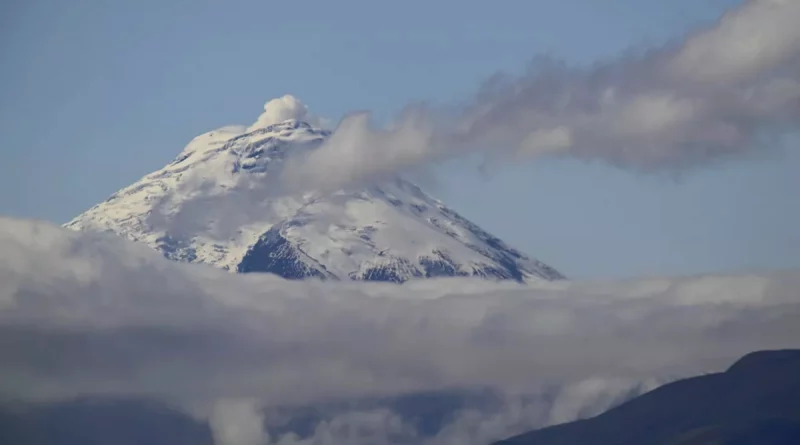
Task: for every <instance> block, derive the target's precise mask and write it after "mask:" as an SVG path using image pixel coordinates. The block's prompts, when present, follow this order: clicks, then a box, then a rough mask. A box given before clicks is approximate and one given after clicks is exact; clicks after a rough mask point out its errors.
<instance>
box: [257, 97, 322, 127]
mask: <svg viewBox="0 0 800 445" xmlns="http://www.w3.org/2000/svg"><path fill="white" fill-rule="evenodd" d="M290 119H295V120H299V121H305V122H308V123H309V124H312V125H322V121H321V120H320V119H319V118H317V117H316V116H313V115H311V114H309V112H308V107H307V106H306V105H305V104H304V103H303V102H301V101H300V99H298V98H296V97H294V96H292V95H291V94H286V95H284V96H282V97H278V98H276V99H272V100H269V101H267V103H265V104H264V112H263V113H261V115H260V116H258V119H256V121H255V122H254V123H253V125H251V126H250V127H249V128H248V129H247V131H253V130H256V129H259V128H265V127H268V126H270V125H273V124H278V123H281V122H284V121H287V120H290Z"/></svg>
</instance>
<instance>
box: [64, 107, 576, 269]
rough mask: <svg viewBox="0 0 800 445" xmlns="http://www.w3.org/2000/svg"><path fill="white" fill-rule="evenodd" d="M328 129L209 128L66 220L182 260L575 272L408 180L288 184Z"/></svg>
mask: <svg viewBox="0 0 800 445" xmlns="http://www.w3.org/2000/svg"><path fill="white" fill-rule="evenodd" d="M328 135H329V132H328V131H327V130H322V129H319V128H315V127H313V126H311V125H310V124H308V123H306V122H303V121H299V120H296V119H289V120H286V121H283V122H280V123H277V124H273V125H269V126H266V127H263V128H253V127H250V128H247V129H245V128H244V127H224V128H221V129H218V130H214V131H211V132H208V133H205V134H203V135H200V136H198V137H196V138H194V139H193V140H192V141H191V142H190V143H189V144H188V145H187V146H186V148H185V149H184V150H183V151H182V152H181V153H180V155H179V156H178V157H177V158H176V159H175V160H174V161H173V162H172V163H170V164H169V165H167V166H166V167H164V168H163V169H161V170H158V171H155V172H153V173H150V174H148V175H146V176H145V177H144V178H142V179H141V180H139V181H138V182H136V183H135V184H133V185H131V186H129V187H126V188H124V189H122V190H120V191H119V192H117V193H115V194H113V195H112V196H111V197H110V198H109V199H108V200H106V201H105V202H103V203H100V204H98V205H96V206H94V207H92V208H91V209H89V210H87V211H86V212H85V213H83V214H81V215H79V216H78V217H76V218H75V219H73V220H72V221H70V222H69V223H67V224H66V225H65V227H68V228H71V229H75V230H89V231H110V232H114V233H116V234H119V235H121V236H123V237H125V238H128V239H130V240H133V241H138V242H142V243H145V244H147V245H149V246H151V247H152V248H154V249H157V250H159V251H160V252H162V253H163V254H164V255H165V256H166V257H168V258H171V259H174V260H180V261H187V262H194V263H202V264H207V265H211V266H214V267H219V268H223V269H226V270H229V271H231V272H272V273H276V274H278V275H281V276H283V277H286V278H305V277H317V278H322V279H348V278H349V279H354V280H371V281H392V282H403V281H406V280H409V279H412V278H422V277H435V276H481V277H486V278H491V279H511V280H517V281H530V280H538V279H545V280H552V279H559V278H563V277H562V275H561V274H560V273H558V272H557V271H556V270H554V269H553V268H551V267H549V266H547V265H545V264H543V263H541V262H539V261H536V260H534V259H531V258H528V257H526V256H525V255H523V254H522V253H520V252H518V251H516V250H514V249H512V248H510V247H508V246H507V245H505V244H504V243H503V242H502V241H500V240H499V239H497V238H495V237H493V236H491V235H489V234H488V233H486V232H485V231H483V230H481V229H480V228H479V227H477V226H476V225H475V224H473V223H471V222H469V221H467V220H466V219H464V218H463V217H461V216H459V215H458V214H457V213H456V212H454V211H453V210H451V209H449V208H447V207H446V206H445V205H443V204H442V203H441V202H440V201H438V200H436V199H434V198H432V197H430V196H428V195H427V194H425V193H424V192H423V191H422V190H420V189H419V188H418V187H417V186H415V185H414V184H412V183H410V182H408V181H406V180H404V179H401V178H397V179H395V180H394V181H391V182H389V183H386V184H382V185H380V186H372V187H368V188H366V189H364V190H360V191H345V190H342V191H336V192H332V193H324V194H323V193H306V194H304V195H302V196H297V195H287V194H285V193H282V192H281V184H280V181H279V178H278V176H279V172H280V169H281V167H282V166H283V165H284V161H285V160H286V159H287V158H288V157H290V156H298V155H302V154H303V153H304V152H307V150H313V149H314V148H315V147H316V146H318V145H319V144H320V143H321V142H322V141H323V140H324V139H325V138H326V137H327V136H328Z"/></svg>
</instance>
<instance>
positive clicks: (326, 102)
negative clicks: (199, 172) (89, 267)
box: [0, 0, 800, 278]
mask: <svg viewBox="0 0 800 445" xmlns="http://www.w3.org/2000/svg"><path fill="white" fill-rule="evenodd" d="M738 3H739V2H738V1H734V0H702V1H700V0H671V1H669V2H664V1H662V0H604V1H596V0H536V1H533V0H528V1H516V0H514V1H510V0H509V1H504V2H484V1H473V0H467V1H464V0H462V1H453V0H448V1H444V0H442V1H436V2H422V1H406V2H393V3H389V2H375V1H366V0H347V1H338V2H323V1H307V2H272V1H260V2H255V1H253V2H242V1H228V2H212V1H179V0H170V1H149V0H148V1H139V2H122V1H100V0H96V1H74V2H63V1H46V0H31V1H22V0H12V1H11V2H3V4H2V5H0V29H1V30H0V33H2V38H0V61H1V63H2V66H3V67H4V68H3V70H2V71H0V76H2V77H0V214H4V215H14V216H21V217H34V218H43V219H47V220H52V221H55V222H64V221H66V220H68V219H70V218H71V217H72V216H74V215H76V214H78V213H80V212H81V211H83V210H85V209H86V208H88V207H90V206H91V205H93V204H95V203H96V202H98V201H101V200H103V199H105V198H106V197H107V196H108V195H110V194H111V193H113V192H114V191H116V190H117V189H119V188H121V187H123V186H125V185H127V184H129V183H131V182H133V181H135V180H137V179H138V178H140V177H141V176H142V175H144V174H145V173H147V172H149V171H152V170H154V169H157V168H160V167H161V166H162V165H164V164H165V163H166V162H168V161H169V160H171V159H172V158H174V156H175V155H176V154H177V153H178V152H179V151H180V150H181V148H182V147H183V146H184V145H185V144H186V143H187V142H188V141H189V140H190V139H191V138H192V137H193V136H195V135H197V134H199V133H202V132H205V131H208V130H211V129H214V128H217V127H220V126H223V125H226V124H234V123H238V124H248V123H250V122H252V121H253V120H254V119H255V117H256V116H257V115H258V113H260V111H261V107H262V105H263V103H264V102H265V101H266V100H267V99H270V98H272V97H277V96H281V95H283V94H286V93H291V94H293V95H295V96H297V97H299V98H300V99H302V100H303V101H304V102H305V103H307V104H308V105H309V107H310V108H311V110H312V111H313V112H314V113H315V114H318V115H322V116H325V117H328V118H331V119H333V120H334V121H335V120H336V119H338V118H339V117H341V116H342V115H343V114H344V113H347V112H349V111H352V110H363V109H368V110H374V111H375V112H376V114H377V116H378V117H379V118H382V119H388V118H389V117H391V116H392V115H393V113H395V112H396V111H397V110H399V109H400V108H402V107H403V106H404V105H405V104H407V103H408V102H410V101H416V100H426V101H432V102H434V103H440V104H447V103H457V102H458V101H460V100H464V99H465V97H467V95H468V94H469V93H470V92H472V91H474V90H475V89H476V88H477V87H478V86H479V84H480V82H481V81H482V80H484V79H486V78H487V77H488V76H490V75H492V74H493V73H495V72H497V71H509V72H519V71H521V70H523V69H524V68H525V66H526V63H527V61H529V60H530V59H531V58H532V57H534V56H536V55H538V54H551V55H554V56H557V57H560V58H563V59H565V60H567V61H569V62H572V63H578V64H587V63H591V62H593V61H597V60H602V59H605V58H609V57H613V56H615V55H618V54H620V53H621V52H622V51H624V50H626V49H628V48H631V47H642V46H648V45H654V44H657V43H659V42H663V41H665V40H668V39H672V38H677V37H679V36H680V35H681V34H683V33H684V32H686V31H687V30H688V29H691V28H692V27H693V26H697V25H699V24H704V23H709V22H711V21H713V20H715V19H716V18H717V17H719V15H720V14H721V13H722V12H723V11H724V10H726V9H727V8H730V7H732V6H735V5H736V4H738ZM797 144H798V141H797V139H796V138H791V137H787V138H786V140H785V143H784V144H783V145H781V146H778V147H775V148H774V149H773V150H771V151H769V152H761V153H760V154H759V155H757V156H751V157H749V158H739V159H730V160H727V161H725V162H723V163H719V164H717V165H714V166H712V167H709V168H703V169H700V168H698V169H696V170H693V171H690V172H688V173H686V174H685V175H683V176H682V177H680V178H677V179H674V178H667V177H660V176H645V175H641V174H636V173H630V172H626V171H621V170H619V169H616V168H612V167H608V166H604V165H601V164H586V163H582V162H578V161H566V160H565V161H543V162H537V163H532V164H529V165H524V166H514V167H513V168H501V167H494V168H491V169H490V170H489V171H488V172H485V173H479V172H478V171H477V170H476V169H475V168H473V166H470V165H469V164H471V162H470V161H460V162H455V163H451V164H449V165H446V166H443V167H441V168H439V169H438V170H437V171H438V172H439V173H440V174H439V175H437V177H436V180H437V183H436V184H435V185H433V186H432V187H433V188H432V189H431V190H432V192H433V193H434V194H436V195H438V196H439V197H441V198H442V199H443V200H444V201H445V202H447V203H448V204H450V205H451V206H453V207H454V208H456V209H457V210H459V211H460V212H461V213H463V214H464V215H465V216H467V217H469V218H470V219H472V220H474V221H475V222H477V223H479V224H480V225H482V226H483V227H484V228H486V229H487V230H489V231H490V232H493V233H495V234H496V235H498V236H500V237H501V238H504V239H505V240H507V241H508V242H509V243H511V244H513V245H515V246H517V247H519V248H520V249H522V250H524V251H526V252H529V253H531V254H532V255H534V256H536V257H537V258H540V259H542V260H544V261H546V262H548V263H550V264H552V265H554V266H556V267H557V268H558V269H560V270H562V271H563V272H564V273H566V274H567V275H569V276H571V277H577V278H618V277H630V276H637V275H663V274H693V273H704V272H716V271H738V270H752V269H757V270H762V269H774V268H789V267H800V235H799V234H798V231H797V227H800V206H798V204H797V198H796V195H797V191H798V190H800V179H798V175H797V173H796V172H797V171H798V170H799V169H798V167H800V154H798V150H796V148H797Z"/></svg>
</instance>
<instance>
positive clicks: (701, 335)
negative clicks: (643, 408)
mask: <svg viewBox="0 0 800 445" xmlns="http://www.w3.org/2000/svg"><path fill="white" fill-rule="evenodd" d="M0 252H2V254H0V398H6V399H8V398H10V399H21V400H32V401H36V400H40V401H42V400H44V401H48V400H53V399H60V398H71V397H76V396H105V397H145V398H155V399H158V400H163V401H166V402H170V403H173V404H178V405H181V406H187V407H200V408H197V409H199V410H200V413H201V414H202V415H203V416H209V417H211V418H212V422H211V424H212V426H214V429H215V431H216V432H217V434H218V437H219V440H220V442H221V443H226V444H228V443H233V442H238V443H241V444H245V445H246V444H249V443H254V442H258V441H261V442H265V441H266V440H267V439H266V438H265V435H264V434H265V433H264V432H263V431H260V430H259V429H258V428H255V426H254V425H255V422H254V421H251V422H249V423H248V422H244V421H243V424H235V425H234V427H228V426H226V425H229V421H228V420H226V419H230V418H231V416H232V415H230V413H231V412H234V413H240V412H251V411H252V410H256V409H261V408H263V407H269V406H286V405H291V406H302V405H318V404H320V403H328V402H331V401H335V400H350V399H363V398H380V397H395V396H399V395H403V394H409V393H414V392H425V391H438V390H470V389H476V388H488V389H490V390H492V391H495V392H498V393H501V394H509V399H508V400H507V402H506V403H505V404H504V405H502V407H500V408H492V409H477V408H476V409H475V410H472V411H469V410H465V411H463V412H461V414H460V417H458V418H457V419H454V420H453V422H451V423H450V424H449V426H446V427H445V428H444V429H443V430H442V432H441V433H440V435H439V436H437V437H439V439H437V440H441V442H435V443H453V442H447V440H450V439H447V440H445V439H446V438H447V437H450V438H452V437H463V436H464V435H469V434H473V433H468V432H465V431H470V428H483V430H481V431H485V433H480V434H483V435H484V436H480V435H477V436H475V437H478V436H480V437H489V436H497V435H502V434H505V433H508V432H509V431H512V430H514V429H515V428H522V427H523V426H525V427H528V426H530V425H531V424H536V423H537V422H539V423H549V422H557V421H563V420H567V419H570V418H571V417H574V416H579V415H581V413H582V412H584V411H582V410H584V408H586V407H591V406H607V405H603V403H607V402H608V400H610V398H613V397H617V396H618V395H619V394H620V393H624V392H625V391H627V390H628V389H630V387H631V386H633V385H635V384H637V383H638V382H640V381H643V380H644V379H649V378H656V379H668V378H673V377H677V376H684V375H691V374H695V373H699V372H705V371H714V370H721V369H723V368H724V367H726V366H727V365H729V364H730V363H731V362H732V361H733V360H734V359H736V358H738V357H739V356H741V355H743V354H745V353H747V352H749V351H752V350H756V349H765V348H782V347H793V346H794V347H796V343H797V339H798V338H800V323H798V320H799V319H800V296H798V293H797V289H798V288H800V274H799V273H797V272H792V271H787V272H782V273H772V274H758V275H756V274H753V275H737V276H697V277H682V278H652V279H641V280H632V281H626V282H597V283H582V282H558V283H543V284H537V285H519V284H512V283H493V282H486V281H473V280H457V279H445V280H431V281H427V280H426V281H420V282H412V283H409V284H407V285H403V286H397V285H383V284H366V283H324V284H323V283H318V282H289V281H284V280H282V279H279V278H277V277H274V276H269V275H246V276H237V275H231V274H228V273H225V272H223V271H219V270H216V269H212V268H208V267H203V266H198V265H187V264H181V263H174V262H170V261H168V260H166V259H164V258H162V257H161V256H159V255H158V253H156V252H153V251H150V250H149V249H148V248H146V247H143V246H139V245H135V244H132V243H128V242H125V241H123V240H120V239H116V238H113V237H108V236H103V235H99V234H89V233H78V232H73V231H68V230H65V229H61V228H58V227H55V226H52V225H49V224H46V223H38V222H31V221H21V220H13V219H2V220H0ZM549 385H556V386H557V387H559V388H561V390H560V392H559V395H558V398H557V399H556V400H555V401H552V400H551V403H550V404H546V405H542V402H541V400H543V399H542V397H539V399H536V398H534V399H525V398H524V396H526V395H531V394H533V395H536V394H539V395H542V394H543V392H542V391H543V388H546V387H549ZM241 400H245V401H246V403H240V402H241ZM525 400H529V402H525ZM530 400H533V401H530ZM536 400H538V402H537V401H536ZM220 401H232V402H231V403H229V404H224V403H223V404H221V405H220V404H219V403H222V402H220ZM604 401H605V402H604ZM202 407H208V408H202ZM214 407H216V408H214ZM375 409H379V408H375ZM248 410H251V411H248ZM536 410H540V412H539V414H537V415H535V416H534V415H533V414H531V413H533V412H535V411H536ZM345 414H346V413H342V414H341V415H345ZM387 415H388V414H387ZM254 416H255V417H252V418H251V420H252V419H253V418H257V416H256V415H255V414H254ZM515 416H516V417H515ZM232 417H234V418H236V419H247V417H243V415H238V414H237V415H233V416H232ZM368 418H369V419H373V420H375V417H369V416H368ZM478 418H479V419H481V420H476V419H478ZM522 418H525V419H528V421H529V423H524V422H523V423H520V422H521V420H520V419H522ZM213 419H217V420H216V421H214V420H213ZM220 419H221V420H220ZM458 419H462V420H458ZM491 419H494V420H491ZM514 419H517V420H514ZM351 420H352V419H351ZM238 421H239V420H237V422H238ZM375 421H376V422H378V421H377V420H375ZM215 422H216V423H215ZM220 422H221V423H220ZM331 422H333V420H331V419H328V423H327V424H323V426H322V427H320V428H329V429H330V428H334V427H335V425H336V423H335V422H334V423H331ZM352 422H356V420H352ZM380 422H383V423H382V425H386V428H389V429H391V428H394V427H395V426H397V425H396V424H395V423H392V422H394V421H393V420H391V421H390V420H385V421H384V420H381V421H380ZM476 422H477V423H476ZM482 422H483V423H482ZM325 425H327V426H325ZM392 425H394V426H392ZM480 425H483V426H480ZM390 427H391V428H390ZM397 427H398V428H401V429H402V428H405V426H403V425H400V426H397ZM230 428H233V429H230ZM334 429H335V428H334ZM322 431H323V430H320V434H323V433H322ZM262 433H264V434H262ZM325 434H328V433H325ZM330 434H334V433H330ZM414 434H416V433H414ZM443 434H450V435H449V436H444V435H443ZM475 434H478V433H475ZM259 435H262V436H261V437H262V438H261V439H258V437H259ZM281 437H282V436H281ZM281 437H273V438H272V439H273V440H279V439H281ZM313 437H317V435H316V433H315V436H313ZM319 437H323V436H319ZM332 437H338V436H336V435H335V434H334V436H332ZM223 438H226V439H223ZM306 439H308V438H297V440H306ZM285 440H289V439H285ZM315 440H316V439H315ZM331 440H333V439H331ZM453 440H456V439H453ZM301 443H302V442H301ZM311 443H334V442H324V441H323V442H311Z"/></svg>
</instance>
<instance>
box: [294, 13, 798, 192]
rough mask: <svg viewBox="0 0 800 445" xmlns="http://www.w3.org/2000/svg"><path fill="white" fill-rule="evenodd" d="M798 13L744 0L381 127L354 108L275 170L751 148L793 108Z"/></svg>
mask: <svg viewBox="0 0 800 445" xmlns="http://www.w3.org/2000/svg"><path fill="white" fill-rule="evenodd" d="M797 23H800V2H797V1H794V0H748V1H745V2H744V3H743V4H742V5H741V6H739V7H737V8H735V9H733V10H731V11H730V12H728V13H727V14H725V15H724V16H723V17H722V18H721V19H720V20H719V21H718V22H717V23H716V24H714V25H713V26H710V27H706V28H704V29H699V30H696V31H694V32H692V33H690V34H688V35H686V36H685V37H683V38H682V39H681V40H678V41H675V42H671V43H669V44H666V45H664V46H662V47H659V48H654V49H651V50H649V51H647V52H644V53H637V54H631V55H623V56H620V57H618V58H616V59H614V60H608V61H605V62H601V63H597V64H595V65H593V66H591V67H575V66H569V65H568V64H566V63H564V62H562V61H559V60H555V59H548V58H540V59H537V60H535V61H534V62H533V64H532V68H531V69H530V70H529V72H527V73H526V74H524V75H521V76H512V75H503V74H498V75H497V76H495V77H494V78H492V79H491V80H490V81H488V82H487V83H486V84H485V85H483V87H482V88H481V89H480V90H479V91H478V92H477V93H476V94H475V95H474V97H472V98H471V99H470V100H468V101H467V102H466V104H467V105H466V106H464V107H461V108H460V109H457V110H455V111H452V110H451V111H447V112H445V111H442V110H436V109H433V108H430V107H424V106H417V107H412V108H409V109H408V110H407V111H406V112H404V113H403V114H402V115H401V116H400V117H399V118H398V119H397V120H396V121H395V122H394V123H393V124H392V125H390V126H388V127H387V128H379V127H376V126H375V125H373V124H372V123H371V122H370V115H369V113H355V114H352V115H349V116H347V117H345V118H344V119H343V120H342V121H341V122H340V124H339V126H338V128H337V129H336V131H335V133H334V135H333V137H331V138H330V140H329V141H328V142H327V143H326V144H324V145H323V147H322V149H320V150H318V151H316V152H313V153H312V154H310V155H309V156H308V157H307V158H306V159H305V160H304V161H303V162H297V163H295V164H294V165H293V166H291V168H288V169H287V171H286V174H285V178H286V181H287V183H289V184H290V185H291V186H293V187H294V188H296V189H308V188H319V189H326V188H330V187H339V186H344V185H348V184H352V183H358V182H363V181H375V180H379V179H380V178H382V177H385V176H386V175H388V174H393V173H397V172H403V171H406V170H410V169H414V168H418V167H424V166H425V165H427V164H430V163H433V162H437V161H440V160H443V159H448V158H453V157H458V156H463V155H466V154H475V153H478V154H482V155H485V156H499V157H501V158H505V159H513V160H519V159H537V158H540V157H544V156H557V157H571V158H578V159H585V160H600V161H603V162H607V163H610V164H613V165H616V166H619V167H623V168H631V169H636V170H640V171H646V172H651V171H663V170H668V171H672V170H680V169H686V168H691V167H694V166H700V165H704V164H707V163H711V162H714V161H717V160H720V159H724V158H727V157H730V156H734V155H738V154H741V153H744V152H747V151H750V150H756V149H760V148H761V147H764V146H769V145H770V144H771V143H774V142H775V141H774V140H771V139H770V138H774V137H775V136H776V135H780V134H782V132H783V131H785V130H787V129H790V128H796V127H797V124H798V118H800V27H798V26H797Z"/></svg>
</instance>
